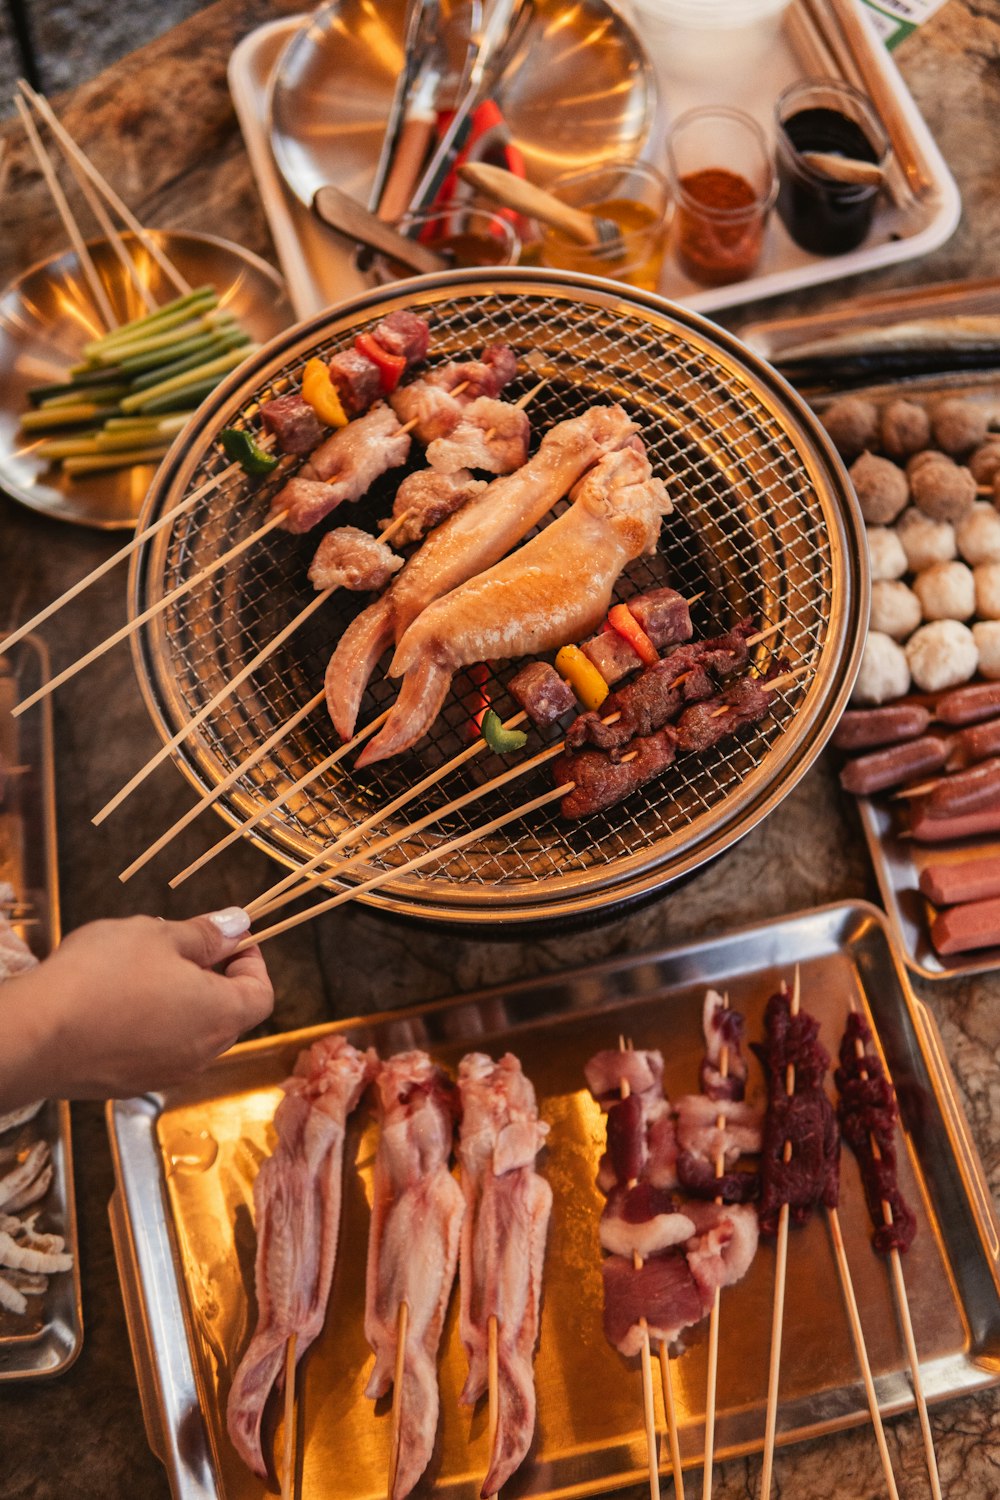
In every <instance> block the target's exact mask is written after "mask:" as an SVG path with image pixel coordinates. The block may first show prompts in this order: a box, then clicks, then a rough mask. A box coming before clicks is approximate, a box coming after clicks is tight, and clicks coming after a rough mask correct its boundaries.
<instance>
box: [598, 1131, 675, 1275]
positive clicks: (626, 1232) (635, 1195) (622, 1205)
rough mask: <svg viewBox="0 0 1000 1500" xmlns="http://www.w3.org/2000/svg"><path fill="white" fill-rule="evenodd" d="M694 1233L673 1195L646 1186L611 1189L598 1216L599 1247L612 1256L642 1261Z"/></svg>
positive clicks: (637, 1185)
mask: <svg viewBox="0 0 1000 1500" xmlns="http://www.w3.org/2000/svg"><path fill="white" fill-rule="evenodd" d="M614 1113H615V1114H617V1110H615V1111H614ZM610 1118H611V1116H609V1119H610ZM694 1233H695V1224H694V1221H693V1220H692V1219H691V1218H689V1216H688V1214H687V1211H686V1210H685V1209H683V1208H681V1207H680V1204H679V1202H678V1199H677V1198H675V1197H674V1195H673V1193H670V1192H664V1191H663V1190H661V1189H658V1188H654V1187H652V1186H651V1184H650V1183H649V1182H637V1183H636V1184H635V1186H634V1187H615V1188H612V1190H611V1192H610V1193H609V1194H608V1201H607V1203H605V1205H604V1209H603V1211H602V1213H601V1224H600V1235H601V1245H602V1247H603V1248H604V1249H605V1250H607V1251H609V1252H610V1254H612V1255H624V1256H631V1255H640V1256H642V1258H643V1259H644V1260H645V1259H646V1258H647V1257H648V1256H650V1255H656V1254H658V1253H659V1252H660V1251H661V1250H669V1249H671V1248H672V1247H673V1246H674V1245H682V1244H684V1243H685V1241H687V1240H689V1239H691V1237H692V1236H693V1234H694Z"/></svg>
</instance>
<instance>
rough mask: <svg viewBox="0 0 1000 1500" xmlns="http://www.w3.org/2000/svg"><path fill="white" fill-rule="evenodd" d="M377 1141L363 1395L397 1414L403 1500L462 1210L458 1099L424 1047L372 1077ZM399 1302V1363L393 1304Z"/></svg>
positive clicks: (426, 1448)
mask: <svg viewBox="0 0 1000 1500" xmlns="http://www.w3.org/2000/svg"><path fill="white" fill-rule="evenodd" d="M375 1088H376V1097H377V1100H378V1118H379V1126H380V1132H379V1143H378V1150H377V1152H376V1156H375V1173H374V1193H373V1201H372V1221H371V1229H370V1230H369V1239H368V1274H367V1281H366V1291H365V1337H366V1338H367V1340H368V1342H369V1344H371V1346H372V1348H373V1349H374V1351H375V1366H374V1369H373V1370H372V1373H371V1375H370V1377H369V1380H368V1385H367V1387H366V1390H365V1395H366V1396H370V1397H372V1398H373V1399H375V1398H377V1397H379V1396H384V1395H385V1393H386V1391H387V1390H388V1389H389V1387H390V1385H392V1383H393V1378H394V1372H395V1370H396V1369H397V1368H401V1369H402V1381H401V1388H397V1389H396V1390H395V1391H394V1392H393V1411H394V1418H395V1417H396V1416H397V1412H398V1443H397V1446H396V1455H397V1457H396V1461H395V1464H394V1467H393V1473H392V1475H391V1488H390V1491H389V1500H402V1497H403V1496H404V1495H408V1494H409V1492H410V1490H412V1488H413V1486H414V1485H415V1484H416V1482H417V1480H418V1479H419V1478H420V1475H421V1474H422V1473H423V1472H424V1469H425V1468H426V1467H427V1465H428V1463H429V1462H430V1458H431V1453H432V1451H433V1448H434V1440H435V1436H436V1433H437V1421H438V1380H437V1352H438V1345H439V1343H440V1340H441V1329H442V1326H443V1324H444V1317H445V1312H446V1311H447V1307H448V1299H449V1297H450V1295H451V1288H452V1283H453V1282H454V1280H455V1271H456V1268H457V1266H458V1249H459V1239H460V1236H461V1230H462V1220H463V1218H464V1217H465V1198H464V1196H463V1193H462V1189H461V1188H460V1187H459V1185H458V1183H457V1182H456V1181H455V1179H454V1177H452V1175H451V1173H450V1171H449V1170H448V1163H449V1160H450V1158H451V1149H452V1135H453V1130H454V1122H455V1116H456V1114H457V1106H458V1100H457V1095H456V1092H455V1087H454V1085H453V1084H452V1082H451V1080H450V1079H449V1078H448V1076H447V1074H446V1073H444V1072H443V1070H442V1069H441V1068H438V1067H436V1066H435V1065H434V1063H432V1062H431V1060H430V1058H429V1057H428V1056H427V1054H426V1052H404V1053H402V1054H400V1055H399V1056H398V1057H393V1058H391V1059H390V1060H389V1061H388V1062H385V1063H383V1064H382V1065H381V1067H380V1069H379V1071H378V1074H377V1077H376V1080H375ZM404 1304H405V1307H406V1315H405V1318H404V1319H403V1323H404V1324H405V1343H404V1350H403V1362H402V1366H401V1367H400V1366H397V1363H396V1361H397V1354H398V1352H399V1351H398V1348H397V1344H398V1336H399V1331H400V1324H401V1320H400V1310H401V1308H402V1307H403V1306H404Z"/></svg>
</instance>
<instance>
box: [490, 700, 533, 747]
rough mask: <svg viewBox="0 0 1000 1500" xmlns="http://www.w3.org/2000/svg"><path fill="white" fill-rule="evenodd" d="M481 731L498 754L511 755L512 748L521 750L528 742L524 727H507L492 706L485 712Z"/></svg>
mask: <svg viewBox="0 0 1000 1500" xmlns="http://www.w3.org/2000/svg"><path fill="white" fill-rule="evenodd" d="M481 732H482V736H483V739H484V740H485V741H486V743H487V745H489V747H490V749H491V750H495V751H496V753H497V754H498V755H509V754H510V752H511V751H512V750H521V749H523V747H524V746H525V745H526V744H527V743H528V736H527V735H526V734H525V732H524V730H523V729H505V728H504V727H503V724H502V723H501V722H500V715H499V714H498V713H497V712H496V710H495V709H492V708H488V709H487V710H486V712H485V713H484V714H483V722H482V726H481Z"/></svg>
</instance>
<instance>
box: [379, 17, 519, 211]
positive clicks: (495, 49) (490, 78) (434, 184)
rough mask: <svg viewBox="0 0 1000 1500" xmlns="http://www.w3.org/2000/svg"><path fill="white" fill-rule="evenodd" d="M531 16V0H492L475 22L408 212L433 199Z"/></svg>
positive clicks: (505, 67)
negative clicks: (452, 101)
mask: <svg viewBox="0 0 1000 1500" xmlns="http://www.w3.org/2000/svg"><path fill="white" fill-rule="evenodd" d="M533 16H534V0H493V4H492V5H491V6H490V8H489V13H488V15H487V16H486V18H485V20H484V21H483V23H482V24H481V25H480V26H475V25H474V27H473V34H472V37H471V43H472V46H473V47H474V55H473V62H472V67H471V69H470V71H469V76H468V82H467V84H466V87H465V91H464V93H462V94H461V96H460V98H459V101H458V104H457V105H456V107H455V112H454V114H453V115H452V118H451V120H450V121H449V124H448V128H447V130H446V131H445V132H444V135H443V136H442V137H441V139H440V141H439V142H438V145H437V147H436V149H435V151H434V153H433V155H432V156H431V159H430V161H429V162H428V164H427V166H426V167H425V169H424V173H423V176H422V177H421V178H420V181H419V182H418V183H417V186H416V188H415V190H414V193H413V197H412V198H411V199H410V205H409V211H410V212H411V213H418V212H419V211H420V210H421V209H423V208H426V207H427V206H428V205H429V204H430V203H432V202H433V200H434V197H435V195H436V194H437V192H438V190H439V188H440V186H441V183H442V181H443V180H444V178H445V176H446V175H447V172H448V170H449V168H450V167H451V164H452V162H453V161H454V160H455V157H456V156H457V155H458V153H459V150H460V149H461V142H462V139H463V131H464V126H465V123H466V121H467V119H468V118H469V115H470V114H471V113H472V111H473V110H474V109H476V108H478V106H479V105H480V104H481V103H482V102H483V100H484V99H486V98H487V97H488V96H489V94H490V93H491V92H492V91H493V89H494V88H495V87H496V84H497V82H498V81H499V79H500V78H501V77H502V76H503V74H504V73H505V71H506V70H507V68H508V67H509V66H510V63H511V62H512V60H513V59H514V57H515V56H516V54H517V51H518V48H519V47H520V45H521V43H522V42H523V40H524V37H525V34H526V32H527V30H528V27H529V25H530V24H531V21H532V19H533Z"/></svg>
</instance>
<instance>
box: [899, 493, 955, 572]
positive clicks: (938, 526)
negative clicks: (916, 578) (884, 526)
mask: <svg viewBox="0 0 1000 1500" xmlns="http://www.w3.org/2000/svg"><path fill="white" fill-rule="evenodd" d="M895 531H896V535H897V536H898V537H899V540H900V543H901V544H902V548H903V551H904V552H905V553H906V561H907V564H908V566H909V569H910V572H911V573H922V572H923V570H924V568H929V567H930V566H931V564H932V563H937V562H950V561H951V559H952V558H953V557H954V556H955V555H956V554H957V552H958V543H957V542H956V540H955V528H954V526H952V524H951V522H950V521H935V520H933V519H932V518H931V517H930V516H928V515H925V514H924V512H923V511H922V510H917V509H916V508H915V507H913V506H911V507H910V509H909V510H904V511H903V514H902V515H901V516H900V518H899V520H898V521H897V522H896V526H895Z"/></svg>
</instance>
